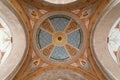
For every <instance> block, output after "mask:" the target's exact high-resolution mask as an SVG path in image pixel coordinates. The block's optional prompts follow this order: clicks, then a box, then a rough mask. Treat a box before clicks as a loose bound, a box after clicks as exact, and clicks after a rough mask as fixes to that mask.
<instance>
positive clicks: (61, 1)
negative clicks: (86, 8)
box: [44, 0, 77, 4]
mask: <svg viewBox="0 0 120 80" xmlns="http://www.w3.org/2000/svg"><path fill="white" fill-rule="evenodd" d="M44 1H46V2H49V3H53V4H68V3H72V2H75V1H77V0H44Z"/></svg>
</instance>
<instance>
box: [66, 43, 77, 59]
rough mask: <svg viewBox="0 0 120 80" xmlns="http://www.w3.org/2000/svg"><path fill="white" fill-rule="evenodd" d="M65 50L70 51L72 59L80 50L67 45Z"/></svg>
mask: <svg viewBox="0 0 120 80" xmlns="http://www.w3.org/2000/svg"><path fill="white" fill-rule="evenodd" d="M65 48H66V50H67V51H68V53H69V55H70V56H71V57H72V56H75V55H76V54H77V53H78V52H79V50H78V49H77V48H75V47H73V46H72V45H70V44H66V45H65Z"/></svg>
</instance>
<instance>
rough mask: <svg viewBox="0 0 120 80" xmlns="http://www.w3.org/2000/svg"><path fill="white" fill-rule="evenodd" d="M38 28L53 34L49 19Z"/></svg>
mask: <svg viewBox="0 0 120 80" xmlns="http://www.w3.org/2000/svg"><path fill="white" fill-rule="evenodd" d="M40 28H41V29H43V30H45V31H47V32H49V33H51V34H53V33H54V32H55V30H54V27H53V26H52V24H51V22H50V21H49V19H47V20H45V21H44V22H43V23H42V24H41V25H40Z"/></svg>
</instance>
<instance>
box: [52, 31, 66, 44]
mask: <svg viewBox="0 0 120 80" xmlns="http://www.w3.org/2000/svg"><path fill="white" fill-rule="evenodd" d="M52 42H53V44H54V45H56V46H64V45H65V44H66V43H67V35H66V34H65V33H64V32H56V33H55V34H53V39H52Z"/></svg>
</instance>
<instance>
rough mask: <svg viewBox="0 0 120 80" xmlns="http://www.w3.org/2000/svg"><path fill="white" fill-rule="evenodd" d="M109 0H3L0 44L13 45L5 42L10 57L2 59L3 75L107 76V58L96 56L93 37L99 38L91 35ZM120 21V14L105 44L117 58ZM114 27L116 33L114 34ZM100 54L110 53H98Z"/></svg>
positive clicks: (21, 78) (32, 78) (20, 79)
mask: <svg viewBox="0 0 120 80" xmlns="http://www.w3.org/2000/svg"><path fill="white" fill-rule="evenodd" d="M110 1H111V0H7V1H6V0H1V1H0V10H2V11H0V16H3V17H2V18H0V49H1V50H2V52H3V51H5V49H3V48H4V47H6V46H11V45H12V47H10V48H9V47H8V48H6V49H9V50H7V51H8V52H6V53H5V54H7V55H8V57H6V58H7V59H6V60H5V62H3V64H0V71H1V72H0V80H1V79H5V80H6V79H8V80H9V79H11V78H12V80H107V79H108V78H107V77H106V75H104V74H105V73H106V72H104V71H102V70H101V68H102V69H103V70H104V69H106V68H103V67H101V65H100V64H99V62H100V61H103V59H102V58H101V59H102V60H99V61H97V60H96V53H94V51H93V50H92V49H94V46H96V45H94V44H92V42H91V41H90V40H91V39H92V40H93V42H94V41H95V42H96V40H95V37H94V38H93V37H91V35H92V34H93V33H94V31H92V29H94V25H95V24H97V23H96V21H97V19H99V16H100V14H102V12H103V11H104V9H105V8H106V6H108V4H109V3H110ZM1 6H2V7H1ZM6 11H8V12H6ZM1 14H2V15H1ZM7 15H9V16H7ZM5 16H7V17H5ZM106 19H107V18H106ZM4 22H6V23H4ZM114 23H115V22H114ZM114 23H113V24H114ZM118 24H119V20H118V21H117V22H116V23H115V25H113V27H112V28H110V30H109V31H108V33H107V38H104V39H106V40H104V41H106V43H104V44H106V45H107V47H106V48H105V49H109V50H108V52H109V53H108V54H109V57H111V59H112V60H113V62H114V63H115V62H117V63H118V61H119V59H118V58H117V57H118V55H119V54H116V53H118V52H119V46H118V45H119V36H118V37H116V38H114V35H115V36H116V34H118V33H119V29H118V27H119V26H118ZM9 28H10V30H9ZM104 28H106V27H104ZM102 30H103V31H104V30H105V29H102ZM114 31H115V32H116V34H113V35H112V36H111V34H112V33H113V32H114ZM6 32H7V33H6ZM95 32H100V31H95ZM106 32H107V31H106ZM1 33H2V34H1ZM3 35H4V36H3ZM94 35H97V34H94ZM11 37H12V38H11ZM97 37H99V38H100V37H101V36H100V35H99V36H97ZM99 38H98V39H99ZM113 39H114V41H115V44H114V42H113ZM3 40H5V41H7V42H4V41H3ZM104 41H103V42H104ZM116 41H117V43H116ZM107 42H108V43H107ZM4 44H6V45H4ZM90 44H92V45H90ZM96 44H101V45H102V44H103V43H102V42H101V43H96ZM1 45H2V46H1ZM93 45H94V46H93ZM114 45H115V46H116V47H114ZM98 46H99V45H98ZM91 48H92V49H91ZM96 48H97V47H95V49H96ZM111 48H112V50H111ZM99 49H100V48H99ZM99 49H98V50H99ZM103 50H104V49H103V48H102V50H101V51H99V52H97V53H98V54H99V53H101V52H103ZM110 52H111V53H110ZM9 53H10V54H9ZM26 55H27V56H26ZM116 55H117V56H116ZM1 56H3V53H2V54H0V58H1V62H2V60H3V61H4V56H3V57H1ZM100 56H103V57H105V56H106V55H100V54H99V56H97V57H98V58H100ZM112 57H113V58H112ZM112 60H111V61H112ZM107 63H109V61H108V62H107ZM115 64H116V63H115ZM8 65H9V66H8ZM21 65H22V66H21ZM5 66H7V68H4V67H5ZM18 69H19V71H18ZM2 72H3V73H2ZM16 72H17V73H16ZM103 72H104V73H103ZM5 74H6V75H7V76H5ZM15 74H16V75H15ZM108 74H110V73H108ZM110 79H111V77H110Z"/></svg>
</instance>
